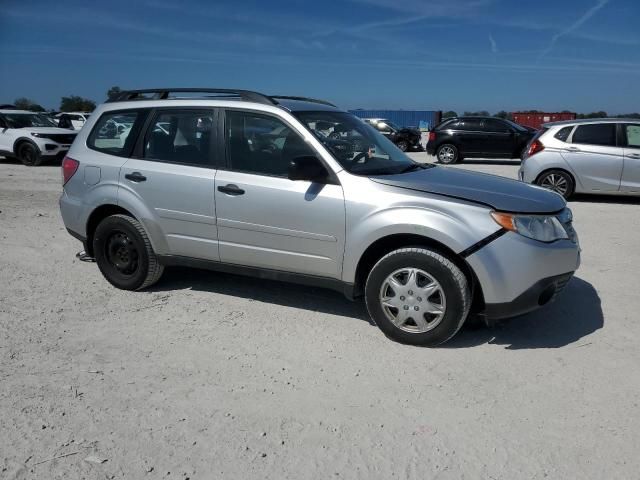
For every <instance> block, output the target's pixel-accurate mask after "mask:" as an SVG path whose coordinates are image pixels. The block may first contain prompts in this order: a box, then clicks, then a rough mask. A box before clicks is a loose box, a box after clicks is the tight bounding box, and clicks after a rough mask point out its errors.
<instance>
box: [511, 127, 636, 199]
mask: <svg viewBox="0 0 640 480" xmlns="http://www.w3.org/2000/svg"><path fill="white" fill-rule="evenodd" d="M519 178H520V180H522V181H524V182H527V183H535V184H537V185H540V186H542V187H545V188H548V189H549V190H553V191H555V192H557V193H559V194H560V195H563V196H564V197H565V198H569V197H570V196H571V195H573V194H574V193H604V194H607V195H640V120H638V119H635V120H633V119H628V120H625V119H621V118H603V119H588V120H572V121H566V122H555V123H547V124H545V125H543V126H542V129H541V130H540V132H538V134H537V135H536V136H535V137H534V138H533V139H532V141H531V142H530V143H529V145H528V146H527V148H526V149H525V153H524V155H523V158H522V165H521V167H520V172H519Z"/></svg>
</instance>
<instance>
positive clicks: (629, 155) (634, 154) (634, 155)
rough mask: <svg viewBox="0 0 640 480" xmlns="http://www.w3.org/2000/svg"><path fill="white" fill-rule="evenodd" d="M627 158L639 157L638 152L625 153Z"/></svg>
mask: <svg viewBox="0 0 640 480" xmlns="http://www.w3.org/2000/svg"><path fill="white" fill-rule="evenodd" d="M627 157H629V158H640V153H629V154H628V155H627Z"/></svg>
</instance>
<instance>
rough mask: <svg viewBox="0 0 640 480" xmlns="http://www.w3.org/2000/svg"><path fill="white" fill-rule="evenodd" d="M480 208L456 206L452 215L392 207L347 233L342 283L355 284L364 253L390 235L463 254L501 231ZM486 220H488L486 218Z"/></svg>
mask: <svg viewBox="0 0 640 480" xmlns="http://www.w3.org/2000/svg"><path fill="white" fill-rule="evenodd" d="M479 210H482V211H483V213H484V212H486V210H484V209H481V208H479V207H475V206H470V205H463V204H457V206H456V208H455V209H452V210H451V211H450V212H443V211H440V210H435V209H429V208H426V207H392V208H387V209H382V210H377V211H375V212H373V213H372V214H371V215H369V216H367V217H366V218H364V219H362V220H360V221H359V222H357V223H356V224H354V225H352V226H351V227H350V228H348V229H347V231H348V232H349V234H348V236H347V241H346V245H345V256H344V258H345V260H344V267H343V280H344V281H345V282H348V283H353V282H354V281H355V277H356V269H357V266H358V262H359V261H360V258H361V257H362V255H363V254H364V252H365V251H366V250H367V249H368V248H369V247H370V246H371V245H372V244H373V243H374V242H376V241H378V240H380V239H382V238H384V237H388V236H391V235H398V234H404V235H419V236H421V237H425V238H426V239H430V240H435V241H436V242H438V243H441V244H443V245H445V246H446V247H447V248H449V249H450V250H452V251H454V252H456V253H460V252H462V251H463V250H465V249H467V248H469V247H470V246H472V245H474V244H475V243H477V242H479V241H480V240H482V239H483V238H486V237H487V236H489V235H491V234H492V233H494V232H496V231H497V230H499V229H500V227H499V226H498V225H497V224H496V223H495V222H494V221H493V220H492V219H491V217H490V216H489V215H488V214H486V215H484V214H483V215H478V211H479ZM485 217H486V218H485Z"/></svg>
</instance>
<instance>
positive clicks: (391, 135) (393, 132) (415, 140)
mask: <svg viewBox="0 0 640 480" xmlns="http://www.w3.org/2000/svg"><path fill="white" fill-rule="evenodd" d="M364 121H365V123H368V124H369V125H371V126H372V127H373V128H375V129H376V130H377V131H379V132H380V133H381V134H382V135H384V136H385V137H387V138H388V139H389V140H391V141H392V142H393V143H395V144H396V146H397V147H398V148H399V149H400V150H402V151H403V152H407V151H409V150H412V149H416V150H421V149H422V146H421V145H420V139H421V138H422V134H421V133H420V130H417V129H415V128H402V127H399V126H397V125H395V124H394V123H393V122H391V121H389V120H387V119H386V118H366V119H364Z"/></svg>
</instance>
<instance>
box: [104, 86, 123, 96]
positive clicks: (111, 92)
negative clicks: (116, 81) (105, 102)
mask: <svg viewBox="0 0 640 480" xmlns="http://www.w3.org/2000/svg"><path fill="white" fill-rule="evenodd" d="M120 92H122V89H121V88H120V87H118V86H117V85H115V86H113V87H111V88H110V89H109V90H107V98H108V99H112V98H113V97H115V96H116V95H118V94H119V93H120Z"/></svg>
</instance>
